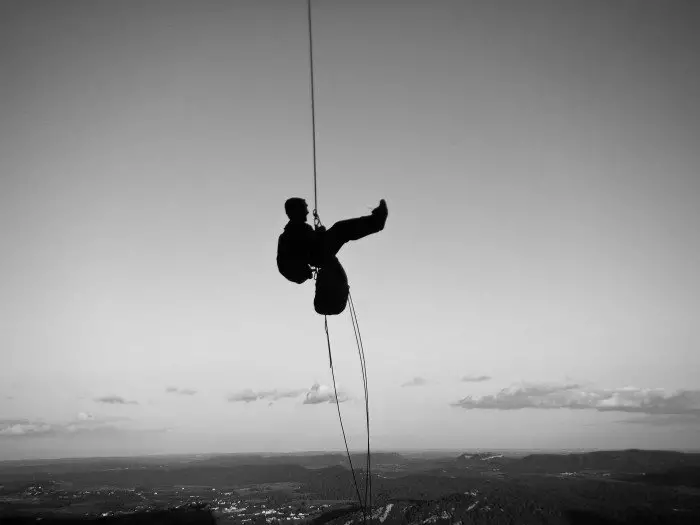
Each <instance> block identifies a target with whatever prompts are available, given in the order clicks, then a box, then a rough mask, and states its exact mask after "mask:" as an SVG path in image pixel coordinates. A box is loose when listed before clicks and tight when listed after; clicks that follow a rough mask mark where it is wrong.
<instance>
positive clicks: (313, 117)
mask: <svg viewBox="0 0 700 525" xmlns="http://www.w3.org/2000/svg"><path fill="white" fill-rule="evenodd" d="M306 5H307V14H308V18H309V72H310V74H311V142H312V152H313V162H314V211H313V214H314V227H318V226H320V225H321V219H320V218H319V216H318V180H317V175H316V100H315V94H314V92H315V89H314V44H313V42H314V41H313V33H312V31H311V0H307V2H306Z"/></svg>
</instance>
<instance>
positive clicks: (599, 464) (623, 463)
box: [506, 449, 700, 474]
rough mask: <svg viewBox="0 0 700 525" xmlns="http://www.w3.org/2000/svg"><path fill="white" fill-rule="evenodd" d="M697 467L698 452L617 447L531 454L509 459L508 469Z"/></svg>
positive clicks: (653, 469) (656, 469)
mask: <svg viewBox="0 0 700 525" xmlns="http://www.w3.org/2000/svg"><path fill="white" fill-rule="evenodd" d="M691 466H695V467H700V454H688V453H684V452H674V451H664V450H638V449H629V450H619V451H599V452H586V453H583V454H531V455H529V456H525V457H524V458H522V459H520V460H517V461H513V462H509V463H508V464H507V467H506V470H507V471H508V472H532V473H551V474H555V473H561V472H576V471H582V470H600V471H613V472H619V473H630V474H632V473H638V474H641V473H649V472H662V471H665V470H668V469H673V468H679V467H691Z"/></svg>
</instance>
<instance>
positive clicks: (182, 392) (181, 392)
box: [165, 386, 197, 396]
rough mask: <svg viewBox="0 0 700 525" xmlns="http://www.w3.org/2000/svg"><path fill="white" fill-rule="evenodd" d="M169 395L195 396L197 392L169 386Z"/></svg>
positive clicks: (167, 389)
mask: <svg viewBox="0 0 700 525" xmlns="http://www.w3.org/2000/svg"><path fill="white" fill-rule="evenodd" d="M165 391H166V392H167V393H168V394H179V395H181V396H193V395H195V394H196V393H197V391H196V390H192V389H190V388H177V387H175V386H169V387H168V388H166V389H165Z"/></svg>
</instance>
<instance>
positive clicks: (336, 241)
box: [323, 199, 389, 257]
mask: <svg viewBox="0 0 700 525" xmlns="http://www.w3.org/2000/svg"><path fill="white" fill-rule="evenodd" d="M388 215H389V211H388V209H387V206H386V201H385V200H384V199H382V200H381V201H380V202H379V206H377V207H376V208H375V209H374V210H372V213H371V215H365V216H364V217H357V218H355V219H346V220H343V221H338V222H336V223H335V224H334V225H333V226H331V227H330V228H329V229H328V231H327V232H325V235H324V240H323V246H324V250H323V251H324V254H325V255H326V256H327V257H333V256H335V255H336V254H337V253H338V252H339V251H340V249H341V248H342V247H343V245H344V244H345V243H346V242H348V241H356V240H358V239H362V238H363V237H367V236H368V235H371V234H373V233H377V232H380V231H382V230H383V229H384V225H385V224H386V219H387V216H388Z"/></svg>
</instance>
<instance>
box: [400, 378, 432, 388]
mask: <svg viewBox="0 0 700 525" xmlns="http://www.w3.org/2000/svg"><path fill="white" fill-rule="evenodd" d="M427 383H428V381H427V380H425V379H423V378H422V377H414V378H413V379H411V380H410V381H407V382H405V383H404V384H402V385H401V386H402V387H407V386H423V385H426V384H427Z"/></svg>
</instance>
